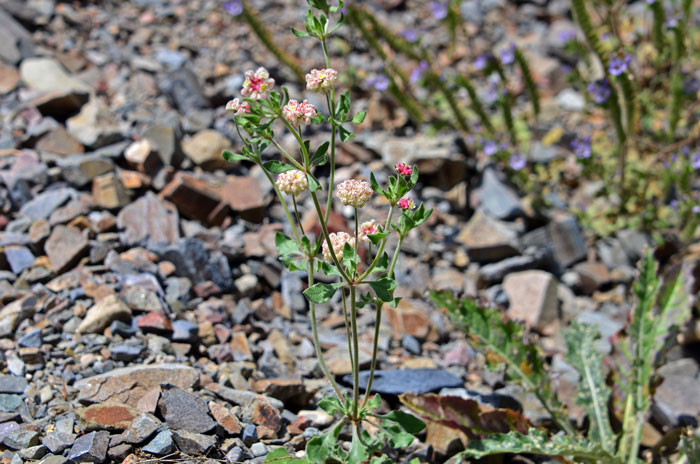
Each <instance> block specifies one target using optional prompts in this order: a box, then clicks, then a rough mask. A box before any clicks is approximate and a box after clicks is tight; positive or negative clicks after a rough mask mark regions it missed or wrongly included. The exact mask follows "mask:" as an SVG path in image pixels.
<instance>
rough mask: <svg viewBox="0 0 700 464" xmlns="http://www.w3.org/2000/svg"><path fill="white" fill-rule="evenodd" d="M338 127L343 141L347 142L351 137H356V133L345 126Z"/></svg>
mask: <svg viewBox="0 0 700 464" xmlns="http://www.w3.org/2000/svg"><path fill="white" fill-rule="evenodd" d="M338 129H339V130H340V140H341V141H342V142H347V141H348V140H350V139H351V138H353V137H355V134H353V133H352V132H350V131H349V130H347V129H346V128H344V127H343V126H338Z"/></svg>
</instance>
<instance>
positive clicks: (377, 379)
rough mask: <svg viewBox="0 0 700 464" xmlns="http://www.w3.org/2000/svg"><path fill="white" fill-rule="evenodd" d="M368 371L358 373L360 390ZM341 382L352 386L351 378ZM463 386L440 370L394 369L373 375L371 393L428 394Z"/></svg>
mask: <svg viewBox="0 0 700 464" xmlns="http://www.w3.org/2000/svg"><path fill="white" fill-rule="evenodd" d="M368 380H369V371H362V372H360V388H362V389H365V388H367V381H368ZM343 381H344V382H346V383H348V384H352V376H350V375H346V376H345V377H343ZM462 386H464V382H463V381H462V379H460V378H459V377H456V376H454V375H452V374H450V373H449V372H447V371H444V370H441V369H395V370H385V371H382V370H378V371H376V372H375V374H374V382H372V392H373V393H379V394H386V395H400V394H402V393H416V394H423V393H430V392H433V391H436V390H440V389H441V388H457V387H462Z"/></svg>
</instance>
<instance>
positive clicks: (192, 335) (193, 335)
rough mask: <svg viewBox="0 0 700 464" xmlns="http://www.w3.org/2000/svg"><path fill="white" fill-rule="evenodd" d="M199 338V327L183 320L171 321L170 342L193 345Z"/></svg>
mask: <svg viewBox="0 0 700 464" xmlns="http://www.w3.org/2000/svg"><path fill="white" fill-rule="evenodd" d="M198 338H199V326H198V325H197V324H195V323H194V322H190V321H187V320H184V319H178V320H176V321H173V335H172V340H173V341H174V342H180V343H194V342H196V341H197V339H198Z"/></svg>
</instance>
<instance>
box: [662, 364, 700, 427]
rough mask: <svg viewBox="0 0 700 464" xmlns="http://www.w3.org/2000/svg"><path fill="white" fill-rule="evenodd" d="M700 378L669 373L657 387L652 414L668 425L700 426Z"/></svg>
mask: <svg viewBox="0 0 700 464" xmlns="http://www.w3.org/2000/svg"><path fill="white" fill-rule="evenodd" d="M698 391H700V380H698V379H696V378H694V377H688V376H685V375H669V376H668V377H666V378H665V379H664V381H663V383H662V384H661V385H659V386H658V387H657V388H656V392H655V393H654V402H653V403H652V407H651V414H652V416H653V417H654V418H655V419H656V420H657V421H659V423H660V424H661V425H664V426H666V427H679V426H691V427H697V426H698V416H700V396H698Z"/></svg>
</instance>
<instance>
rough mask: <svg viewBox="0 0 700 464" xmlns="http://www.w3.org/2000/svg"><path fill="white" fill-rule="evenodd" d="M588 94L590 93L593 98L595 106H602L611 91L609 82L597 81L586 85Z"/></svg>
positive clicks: (604, 80)
mask: <svg viewBox="0 0 700 464" xmlns="http://www.w3.org/2000/svg"><path fill="white" fill-rule="evenodd" d="M588 92H590V94H591V96H592V97H593V101H595V102H596V103H597V104H599V105H602V104H604V103H606V102H607V101H608V99H609V98H610V95H611V94H612V90H611V89H610V82H608V79H606V78H603V79H597V80H595V81H593V82H591V83H590V84H588Z"/></svg>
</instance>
